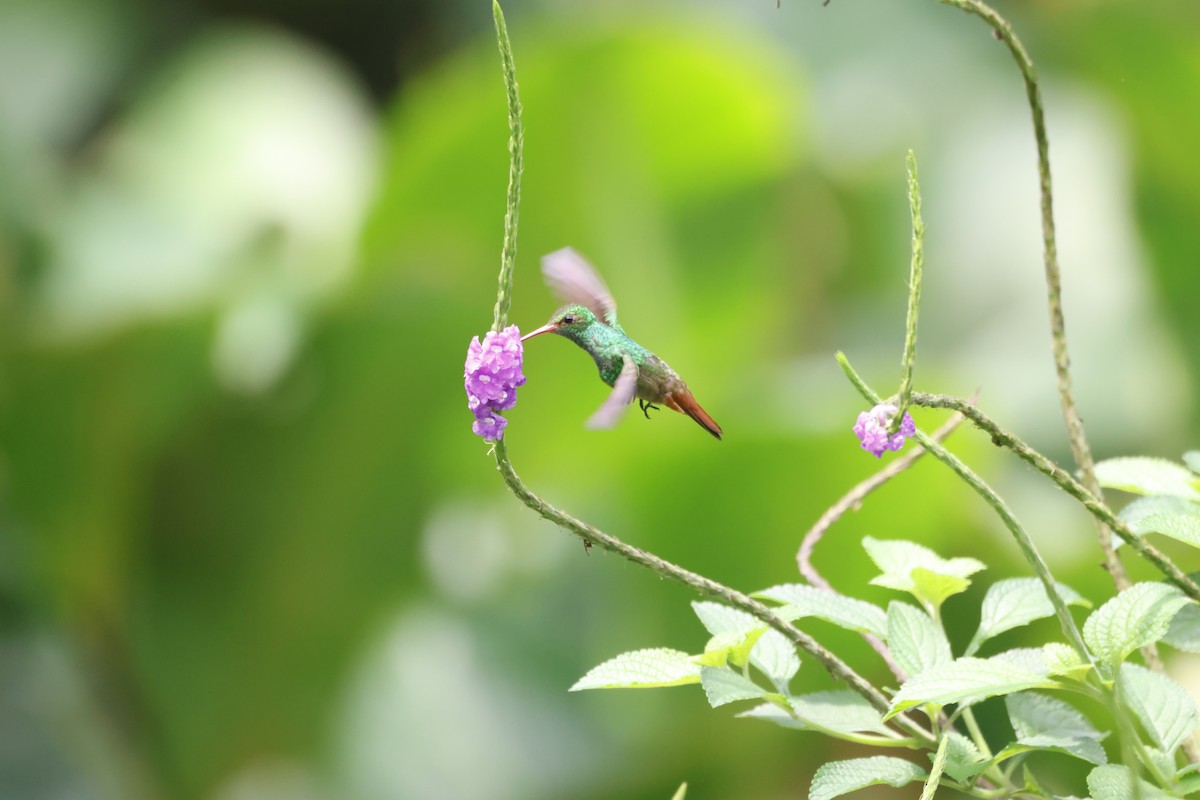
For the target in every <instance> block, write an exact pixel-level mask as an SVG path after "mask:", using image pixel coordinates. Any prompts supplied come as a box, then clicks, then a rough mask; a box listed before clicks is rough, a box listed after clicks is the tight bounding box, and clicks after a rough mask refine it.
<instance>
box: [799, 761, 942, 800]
mask: <svg viewBox="0 0 1200 800" xmlns="http://www.w3.org/2000/svg"><path fill="white" fill-rule="evenodd" d="M925 777H926V774H925V770H923V769H921V768H920V767H918V766H917V765H916V764H914V763H912V762H911V761H905V760H904V759H902V758H892V757H890V756H872V757H871V758H852V759H850V760H849V761H830V762H828V763H826V764H822V765H821V766H820V767H819V768H818V769H817V772H816V774H815V775H813V780H812V787H811V788H809V790H808V800H833V798H834V797H840V796H841V795H844V794H847V793H848V792H853V791H857V790H859V789H863V788H865V787H867V786H874V785H875V784H879V783H886V784H887V785H889V786H895V787H896V788H897V789H899V788H900V787H901V786H907V785H908V784H910V783H912V782H913V781H922V780H925Z"/></svg>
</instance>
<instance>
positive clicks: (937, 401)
mask: <svg viewBox="0 0 1200 800" xmlns="http://www.w3.org/2000/svg"><path fill="white" fill-rule="evenodd" d="M913 404H914V405H918V406H922V407H924V408H946V409H952V410H954V411H957V412H959V413H960V414H962V415H963V416H964V417H966V418H967V419H969V420H971V422H973V423H974V424H975V426H976V427H978V428H979V429H980V430H982V431H983V432H985V433H986V434H988V436H990V437H991V439H992V443H993V444H995V445H997V446H998V447H1005V448H1007V449H1009V450H1011V451H1012V452H1013V453H1015V454H1016V455H1017V457H1018V458H1020V459H1021V460H1022V461H1024V462H1026V463H1027V464H1029V465H1031V466H1032V467H1033V468H1034V469H1036V470H1037V471H1038V472H1040V473H1042V474H1043V475H1045V476H1046V477H1048V478H1050V479H1051V480H1052V481H1054V482H1055V483H1056V484H1058V485H1059V486H1060V487H1061V488H1062V489H1063V490H1064V491H1066V492H1067V494H1069V495H1071V496H1072V497H1074V498H1075V499H1076V500H1078V501H1079V502H1080V503H1081V504H1082V505H1083V507H1084V508H1086V509H1087V510H1088V511H1089V512H1091V513H1092V515H1093V516H1094V517H1096V518H1097V519H1098V520H1100V521H1101V522H1102V523H1103V524H1105V525H1106V526H1107V527H1109V528H1111V529H1112V531H1113V532H1114V533H1116V534H1117V535H1118V536H1120V537H1121V539H1122V540H1124V541H1125V542H1126V543H1127V544H1128V545H1129V546H1130V547H1132V548H1133V549H1134V550H1136V551H1137V553H1138V554H1139V555H1140V556H1142V557H1143V558H1145V559H1146V560H1147V561H1149V562H1150V563H1151V564H1153V565H1154V566H1155V567H1156V568H1158V570H1159V571H1160V572H1162V573H1163V575H1165V576H1166V577H1167V579H1168V580H1169V581H1171V583H1173V584H1175V585H1176V586H1178V587H1179V588H1180V589H1182V590H1183V591H1184V593H1186V594H1187V595H1188V596H1189V597H1191V598H1192V599H1194V600H1200V585H1198V584H1197V583H1196V581H1195V580H1193V579H1192V578H1191V577H1190V576H1189V575H1188V574H1187V573H1185V572H1184V571H1183V570H1181V569H1180V568H1179V567H1177V566H1175V564H1174V562H1172V561H1171V560H1170V559H1169V558H1167V557H1166V556H1165V555H1163V554H1162V552H1161V551H1160V550H1158V549H1157V548H1156V547H1154V546H1153V545H1150V544H1147V543H1146V541H1145V539H1143V538H1142V537H1141V536H1138V535H1137V534H1136V533H1134V532H1133V531H1132V530H1131V529H1130V528H1129V526H1128V525H1126V524H1125V523H1124V522H1123V521H1122V520H1121V519H1120V518H1119V517H1117V516H1116V515H1115V514H1113V512H1112V509H1110V508H1109V507H1108V506H1107V505H1106V504H1105V503H1104V502H1103V501H1102V500H1100V499H1099V498H1098V497H1097V496H1096V495H1094V494H1092V493H1091V492H1089V491H1088V490H1087V489H1086V488H1085V487H1084V486H1083V485H1082V484H1081V483H1080V482H1079V481H1077V480H1075V478H1073V477H1072V476H1071V475H1070V474H1069V473H1068V472H1067V471H1066V470H1064V469H1063V468H1062V467H1060V466H1058V465H1057V464H1055V463H1054V462H1053V461H1051V460H1050V459H1048V458H1046V457H1045V456H1044V455H1042V454H1041V453H1039V452H1038V451H1037V450H1034V449H1033V448H1032V447H1030V446H1029V445H1027V444H1026V443H1025V442H1023V441H1021V440H1020V439H1018V438H1017V437H1016V436H1014V435H1013V434H1011V433H1009V432H1008V431H1006V430H1004V429H1003V428H1001V427H1000V426H999V425H997V424H996V423H995V422H993V421H992V420H991V419H990V418H989V417H988V416H987V415H986V414H984V413H983V412H982V411H980V410H979V409H978V408H976V407H975V406H974V405H973V404H971V403H968V402H967V401H966V400H963V399H962V398H958V397H951V396H949V395H942V394H927V393H925V392H914V393H913Z"/></svg>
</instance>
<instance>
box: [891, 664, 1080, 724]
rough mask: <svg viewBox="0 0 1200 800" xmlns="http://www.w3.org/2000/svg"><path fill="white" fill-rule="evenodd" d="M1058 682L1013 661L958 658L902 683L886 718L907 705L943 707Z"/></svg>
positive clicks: (1039, 687)
mask: <svg viewBox="0 0 1200 800" xmlns="http://www.w3.org/2000/svg"><path fill="white" fill-rule="evenodd" d="M1056 685H1057V684H1056V683H1055V682H1054V681H1053V680H1051V679H1050V678H1049V677H1047V676H1046V675H1039V674H1037V673H1035V672H1030V671H1028V670H1025V669H1021V668H1020V667H1016V666H1013V665H1012V664H1008V663H1005V662H1003V661H998V660H996V659H989V658H960V659H958V660H957V661H952V662H950V663H949V664H943V665H941V666H938V667H933V668H931V669H927V670H925V671H924V672H922V673H921V674H920V675H917V676H915V677H913V678H910V679H909V680H907V681H905V682H904V685H903V686H901V687H900V691H898V692H896V696H895V697H893V698H892V706H891V708H889V709H888V713H887V715H886V717H888V718H890V717H892V716H894V715H896V714H898V713H899V712H901V711H903V710H905V709H906V708H912V707H913V706H917V705H922V704H924V703H933V704H934V705H937V706H944V705H948V704H950V703H960V702H963V701H966V700H969V701H976V700H982V699H984V698H987V697H994V696H996V695H1001V694H1009V693H1010V692H1019V691H1022V690H1024V689H1048V688H1052V687H1054V686H1056Z"/></svg>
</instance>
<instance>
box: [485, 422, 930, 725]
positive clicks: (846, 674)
mask: <svg viewBox="0 0 1200 800" xmlns="http://www.w3.org/2000/svg"><path fill="white" fill-rule="evenodd" d="M495 456H496V467H497V469H499V470H500V474H501V475H502V476H503V477H504V482H505V483H507V484H508V488H509V489H511V490H512V493H513V494H514V495H516V496H517V499H518V500H520V501H521V502H522V503H524V504H525V505H526V506H528V507H529V508H531V509H533V510H534V511H536V512H537V513H538V514H540V515H542V516H543V517H545V518H546V519H548V520H550V521H551V522H553V523H554V524H555V525H557V526H559V527H560V528H563V529H564V530H566V531H568V532H570V533H573V534H574V535H576V536H578V537H579V538H580V539H582V540H583V541H584V542H585V543H586V544H589V545H592V544H594V545H597V546H598V547H600V548H601V549H604V550H607V551H609V552H610V553H616V554H617V555H619V556H621V557H622V558H625V559H628V560H629V561H632V562H634V563H635V564H640V565H642V566H643V567H646V568H648V569H650V570H652V571H654V572H656V573H657V574H659V575H661V576H662V577H664V578H670V579H671V580H674V581H678V582H679V583H682V584H683V585H685V586H689V587H691V588H692V589H694V590H695V591H697V592H699V593H700V594H703V595H708V596H709V597H715V598H717V599H719V600H722V601H724V602H725V603H728V604H729V605H731V606H733V607H734V608H739V609H741V610H742V611H745V612H746V613H748V614H751V615H752V616H754V617H756V618H758V619H760V620H762V622H763V623H765V624H766V625H768V626H769V627H771V628H774V629H775V630H777V631H778V632H779V633H781V634H783V635H784V636H785V637H786V638H787V639H788V641H790V642H791V643H792V644H793V645H795V646H796V647H797V648H799V649H800V650H802V651H803V652H805V653H807V654H808V655H810V656H812V657H813V658H814V659H816V661H817V662H818V663H820V664H821V666H823V667H824V668H825V669H826V670H827V671H828V672H829V674H830V675H832V676H833V677H834V678H835V679H837V680H840V681H842V682H843V683H845V684H846V685H847V686H849V687H850V688H851V689H853V690H854V691H856V692H858V693H859V694H860V695H862V696H863V697H864V698H866V699H867V701H868V702H870V703H871V705H873V706H874V707H875V708H876V709H878V710H879V711H881V712H886V711H887V709H888V700H887V698H886V697H884V695H883V693H882V692H880V691H879V690H878V689H876V688H875V687H874V686H872V685H871V683H870V682H868V681H867V679H866V678H864V677H862V676H861V675H859V674H858V673H857V672H855V671H854V670H853V669H851V667H850V665H848V664H847V663H846V662H844V661H842V660H841V659H840V658H838V657H837V656H836V655H834V654H833V653H832V652H830V651H829V650H826V649H825V648H824V647H823V646H821V644H819V643H818V642H817V640H816V639H813V638H812V637H811V636H809V635H808V634H807V633H804V632H803V631H801V630H800V629H799V628H797V627H796V626H794V625H792V624H791V623H790V622H787V621H785V620H782V619H780V618H779V617H778V616H776V614H775V612H774V611H772V610H771V608H770V607H768V606H767V605H765V604H763V603H760V602H759V601H757V600H755V599H753V598H752V597H749V596H748V595H745V594H743V593H741V592H739V591H737V590H736V589H732V588H730V587H728V586H725V585H724V584H720V583H717V582H716V581H714V580H711V579H710V578H706V577H704V576H703V575H698V574H697V573H695V572H692V571H690V570H687V569H684V568H683V567H680V566H677V565H676V564H673V563H671V562H670V561H667V560H665V559H662V558H659V557H658V556H656V555H654V554H653V553H650V552H647V551H645V550H642V549H640V548H637V547H634V546H633V545H630V544H626V543H625V542H623V541H621V540H620V539H618V538H617V537H615V536H613V535H611V534H608V533H605V532H604V531H602V530H600V529H599V528H596V527H594V526H592V525H589V524H588V523H586V522H583V521H582V520H579V519H576V518H575V517H573V516H571V515H570V514H568V513H566V512H565V511H562V510H560V509H558V508H555V507H554V506H552V505H550V504H549V503H547V502H546V501H545V500H543V499H542V498H540V497H538V496H537V495H536V494H534V493H533V491H532V490H530V489H529V487H528V486H526V485H525V483H524V482H523V481H522V480H521V479H520V477H518V476H517V473H516V471H515V470H514V469H513V466H512V463H511V462H510V461H509V459H508V447H507V445H506V444H505V443H504V440H503V439H501V440H500V441H498V442H496V447H495ZM901 716H902V715H898V716H896V717H893V719H896V720H898V723H897V724H899V725H900V727H901V728H903V729H904V730H905V731H906V732H907V733H908V734H910V735H912V736H915V737H916V738H918V739H919V740H921V741H923V742H927V743H930V744H932V743H933V741H934V737H933V734H932V733H930V732H929V731H927V730H925V729H924V728H922V727H921V726H920V725H918V724H917V723H915V722H913V721H912V720H911V719H909V718H903V719H901Z"/></svg>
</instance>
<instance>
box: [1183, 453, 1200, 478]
mask: <svg viewBox="0 0 1200 800" xmlns="http://www.w3.org/2000/svg"><path fill="white" fill-rule="evenodd" d="M1183 463H1184V464H1187V467H1188V469H1190V470H1191V471H1192V472H1196V473H1200V450H1189V451H1187V452H1186V453H1184V454H1183Z"/></svg>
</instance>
